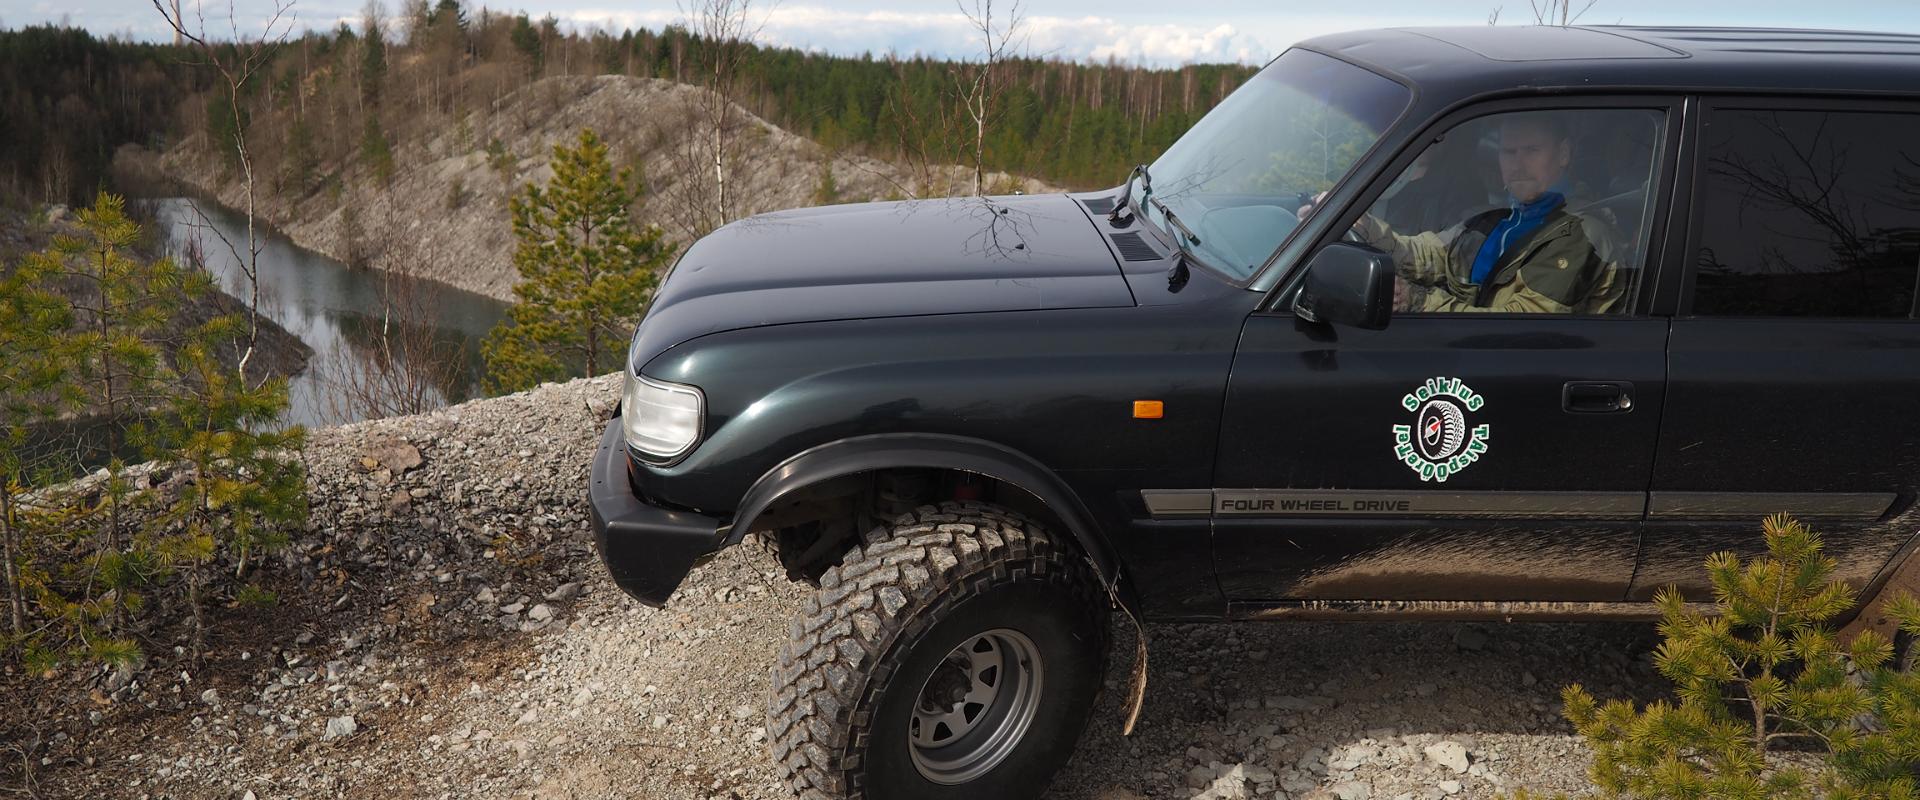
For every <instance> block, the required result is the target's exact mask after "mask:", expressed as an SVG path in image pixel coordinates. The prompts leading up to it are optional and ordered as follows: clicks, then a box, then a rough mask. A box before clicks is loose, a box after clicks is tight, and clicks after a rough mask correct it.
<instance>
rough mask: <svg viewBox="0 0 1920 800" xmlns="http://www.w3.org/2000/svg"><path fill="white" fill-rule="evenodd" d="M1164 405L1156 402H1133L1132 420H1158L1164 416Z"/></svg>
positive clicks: (1165, 409)
mask: <svg viewBox="0 0 1920 800" xmlns="http://www.w3.org/2000/svg"><path fill="white" fill-rule="evenodd" d="M1166 411H1167V408H1166V404H1165V403H1162V402H1160V401H1158V400H1135V401H1133V418H1134V419H1159V418H1161V417H1163V416H1166Z"/></svg>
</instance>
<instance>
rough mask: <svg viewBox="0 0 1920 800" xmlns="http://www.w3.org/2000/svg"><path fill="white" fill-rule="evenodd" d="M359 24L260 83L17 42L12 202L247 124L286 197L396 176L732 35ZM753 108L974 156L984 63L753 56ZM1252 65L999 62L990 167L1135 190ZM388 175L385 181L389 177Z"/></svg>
mask: <svg viewBox="0 0 1920 800" xmlns="http://www.w3.org/2000/svg"><path fill="white" fill-rule="evenodd" d="M364 16H365V21H364V22H363V23H362V24H361V25H360V26H359V27H357V28H356V27H349V26H346V25H342V26H340V27H339V28H337V29H335V30H331V31H324V32H306V33H304V34H303V35H300V36H298V37H293V38H290V39H286V40H284V41H280V42H278V43H277V44H273V45H272V46H271V47H270V48H269V54H268V56H267V57H266V61H265V66H264V68H263V69H262V70H261V71H260V72H259V73H257V74H256V75H255V76H254V77H253V78H252V79H251V80H250V81H248V82H247V83H246V84H245V85H243V86H242V87H241V89H242V91H241V101H240V102H241V109H240V113H239V114H237V115H236V114H235V113H233V112H234V109H233V107H232V105H231V104H230V102H229V100H228V98H227V95H228V94H229V93H228V91H227V89H226V87H217V88H216V87H215V86H214V84H215V83H216V80H215V78H214V76H213V74H212V71H211V70H208V69H205V68H197V67H195V66H194V63H195V62H198V61H203V60H204V57H205V56H204V54H203V53H199V52H196V51H194V50H192V49H190V48H180V47H174V46H171V45H156V44H137V43H126V42H121V41H117V40H113V39H104V40H103V39H97V38H94V37H93V36H91V35H90V34H88V33H86V32H85V31H82V30H78V29H58V28H52V27H34V28H27V29H24V30H19V31H0V193H4V196H5V197H11V198H15V199H26V200H32V201H37V202H54V201H63V202H73V201H76V200H84V199H85V198H87V197H90V196H91V194H92V193H93V192H94V191H96V190H97V189H98V188H100V187H101V186H102V185H103V181H104V175H105V174H106V171H107V168H108V166H109V164H110V162H111V159H112V156H113V151H114V149H115V148H117V147H118V146H119V145H120V144H123V143H127V142H136V143H141V144H148V145H165V144H167V143H169V142H172V141H175V140H177V139H178V138H180V137H183V136H187V135H191V134H194V133H206V134H207V135H208V136H209V137H210V140H211V141H210V144H212V145H214V146H215V147H216V148H218V149H219V150H220V151H222V152H225V153H231V152H233V148H232V146H231V145H232V144H233V141H234V140H235V139H236V134H237V133H238V132H240V131H241V130H242V129H244V130H245V132H246V133H247V134H248V135H247V137H246V138H247V141H248V143H249V149H250V150H251V151H253V152H254V153H255V154H257V157H258V159H259V163H257V164H256V165H255V166H256V167H257V168H260V167H263V168H264V169H256V172H258V173H259V174H261V175H262V176H264V177H265V178H266V180H267V181H268V182H269V183H268V187H269V188H271V189H273V190H275V191H281V192H288V191H290V192H293V193H295V194H300V193H305V192H309V191H314V190H318V189H321V188H323V187H324V186H325V185H326V184H327V182H328V181H329V180H332V179H335V178H336V177H337V176H330V175H327V174H323V173H324V169H323V167H322V165H324V164H328V163H337V162H339V161H342V160H354V159H357V160H359V162H360V163H365V164H369V165H371V166H373V167H374V171H375V172H376V174H390V172H391V166H390V164H386V165H383V164H382V162H383V161H390V159H391V157H392V156H391V149H392V146H393V143H394V142H395V141H396V140H397V139H398V138H399V137H400V136H403V135H407V134H409V133H413V132H418V131H416V130H415V129H427V128H434V129H441V130H450V129H453V128H455V127H457V126H458V124H459V120H460V119H462V118H464V117H465V116H466V115H467V114H470V113H486V112H487V111H488V110H489V109H491V108H494V107H497V104H498V103H499V101H500V100H501V99H502V98H503V97H505V96H506V95H507V94H510V93H512V92H513V91H516V90H518V89H520V88H521V87H523V86H525V85H527V84H529V83H531V82H533V81H535V80H538V79H541V78H544V77H550V76H556V75H604V74H622V75H634V76H639V77H653V78H663V79H669V80H676V81H681V82H688V83H702V82H703V76H702V75H701V73H700V70H701V66H702V65H703V64H707V63H709V56H710V53H711V49H712V48H714V47H715V46H716V45H715V44H714V42H713V41H711V40H708V39H703V38H702V37H700V36H698V35H695V34H694V33H691V32H689V31H688V30H686V29H683V28H678V27H669V28H667V29H665V30H662V31H651V30H645V29H642V30H629V31H623V32H621V33H619V34H614V33H612V32H607V31H593V32H586V33H574V32H564V31H562V30H561V29H560V28H559V26H558V25H557V24H556V23H555V22H554V20H552V19H551V18H548V19H544V20H534V19H531V18H529V17H528V16H526V15H525V14H502V13H498V12H494V11H491V10H487V9H479V10H473V9H470V8H468V7H467V6H465V5H463V4H461V3H459V2H456V0H440V2H438V3H437V4H432V5H430V4H428V3H427V2H426V0H412V2H409V3H406V4H404V5H403V6H401V7H400V8H398V9H396V10H395V12H394V13H391V14H389V13H388V9H387V8H385V7H384V6H382V5H380V4H379V2H378V0H375V2H371V3H369V5H368V7H367V9H366V12H365V14H364ZM738 64H739V67H738V74H739V79H738V80H737V81H736V88H735V90H734V94H735V96H734V99H735V100H736V101H737V102H740V103H741V104H742V105H744V106H745V107H746V108H747V109H749V110H751V111H753V112H754V113H756V114H758V115H760V116H762V117H765V118H767V119H768V120H770V121H772V122H774V123H775V124H778V125H780V126H782V127H784V128H787V129H789V130H792V131H794V132H796V133H799V134H802V135H806V136H809V137H811V138H813V139H815V140H817V141H819V142H821V143H822V144H824V145H826V146H828V147H830V148H836V149H850V150H854V151H858V152H863V153H866V154H869V155H873V156H876V157H880V158H884V159H888V160H896V161H897V160H902V159H907V160H917V161H922V162H928V163H968V162H970V161H971V155H970V154H971V138H970V137H971V135H972V134H971V121H970V120H966V119H965V115H964V113H962V112H961V110H960V107H959V105H958V101H957V100H956V97H955V87H956V86H957V85H958V84H959V83H960V82H961V81H963V80H965V79H966V78H968V77H969V76H970V75H971V74H972V72H971V70H974V69H978V64H974V63H966V62H954V61H944V60H934V59H924V58H894V57H890V56H875V55H871V54H869V55H865V56H860V57H840V56H827V55H820V54H815V53H805V52H801V51H798V50H792V49H773V48H760V47H753V46H748V47H746V48H744V49H743V50H742V51H741V53H740V56H739V58H738ZM1253 69H1254V68H1252V67H1246V66H1241V65H1198V66H1187V67H1182V68H1179V69H1147V68H1142V67H1129V66H1124V65H1118V64H1081V63H1071V62H1065V61H1059V60H1051V59H1031V58H1029V59H1015V60H1009V61H1004V62H1001V63H999V64H996V65H995V68H994V74H995V76H996V78H995V81H994V83H995V90H994V94H995V100H994V112H993V114H992V118H991V120H990V122H989V125H988V130H987V134H986V141H985V159H984V160H985V162H986V163H985V166H986V168H987V169H988V170H1000V171H1006V172H1011V173H1016V174H1023V175H1030V176H1034V177H1038V178H1041V179H1044V180H1047V181H1050V182H1053V183H1057V184H1063V185H1068V186H1097V185H1106V184H1110V183H1117V182H1118V181H1119V179H1120V177H1121V175H1122V174H1123V173H1124V172H1125V170H1126V168H1127V167H1128V166H1130V165H1131V164H1133V163H1136V162H1139V161H1142V160H1147V159H1150V158H1151V157H1153V156H1154V155H1155V154H1157V153H1158V152H1160V151H1161V150H1162V149H1164V148H1165V147H1166V146H1167V145H1168V144H1170V143H1171V142H1172V141H1173V140H1174V139H1175V138H1176V137H1178V136H1179V134H1180V133H1181V132H1183V131H1185V130H1186V129H1187V128H1188V127H1189V126H1191V125H1192V124H1193V122H1194V121H1196V120H1198V119H1199V117H1200V116H1201V115H1202V114H1204V113H1205V112H1206V111H1207V110H1208V109H1209V108H1211V107H1212V106H1213V105H1214V104H1215V103H1217V102H1218V101H1219V100H1220V99H1221V98H1222V97H1224V96H1225V95H1226V93H1228V92H1230V91H1232V90H1233V89H1234V88H1235V87H1237V86H1238V85H1239V84H1240V83H1241V82H1242V81H1244V80H1245V79H1246V78H1247V76H1249V75H1250V74H1252V72H1253ZM383 166H384V167H385V168H384V169H382V167H383Z"/></svg>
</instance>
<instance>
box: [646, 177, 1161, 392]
mask: <svg viewBox="0 0 1920 800" xmlns="http://www.w3.org/2000/svg"><path fill="white" fill-rule="evenodd" d="M1133 304H1134V301H1133V294H1132V292H1131V291H1130V290H1129V289H1128V288H1127V282H1126V279H1125V278H1124V277H1123V276H1122V275H1121V272H1120V265H1119V263H1118V262H1117V261H1115V260H1114V256H1113V253H1112V252H1111V251H1109V250H1108V249H1107V244H1106V241H1105V240H1104V237H1102V236H1100V234H1099V232H1098V231H1097V229H1095V228H1094V226H1093V223H1092V221H1091V220H1090V218H1089V217H1088V216H1087V215H1086V213H1085V212H1084V211H1082V210H1081V208H1080V204H1079V203H1076V202H1074V201H1073V200H1072V199H1070V198H1068V197H1067V196H1065V195H1034V196H1009V197H965V198H950V199H940V200H915V201H907V202H894V203H859V204H854V205H841V206H828V207H824V208H809V209H798V210H793V211H780V212H775V213H771V214H762V215H759V216H756V217H750V218H748V219H743V220H740V221H738V222H734V223H731V224H728V225H726V226H724V227H721V228H720V229H718V230H716V231H714V232H713V233H710V234H708V235H707V236H706V237H704V238H702V239H700V240H699V241H698V242H695V243H694V244H693V246H692V247H690V248H688V249H687V252H686V254H685V255H683V256H682V257H681V258H680V261H679V262H678V263H676V264H675V265H674V267H673V269H672V270H670V271H669V272H668V274H667V278H666V280H665V281H663V283H662V285H661V287H660V289H659V292H658V293H657V294H656V295H655V296H654V300H653V303H652V305H651V306H650V307H649V308H648V310H647V315H646V318H645V320H644V321H643V322H642V323H641V325H640V330H639V332H638V333H637V334H636V337H637V338H636V340H635V342H634V348H633V352H632V358H633V362H632V366H633V367H640V366H644V365H645V364H646V363H647V362H648V361H651V360H652V359H653V357H654V356H656V355H659V354H660V353H661V352H664V351H665V350H666V349H667V348H669V347H672V346H674V345H676V344H679V343H681V342H684V341H687V340H689V339H693V338H695V337H698V336H703V335H706V334H709V333H715V332H718V331H725V330H733V329H737V328H749V327H755V326H760V325H780V324H785V323H793V322H825V321H829V320H845V319H871V318H876V317H901V316H915V315H922V314H959V313H971V312H983V311H1030V310H1039V309H1050V308H1096V307H1113V306H1131V305H1133Z"/></svg>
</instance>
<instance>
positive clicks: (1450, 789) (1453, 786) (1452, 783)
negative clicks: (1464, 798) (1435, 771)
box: [1440, 779, 1466, 797]
mask: <svg viewBox="0 0 1920 800" xmlns="http://www.w3.org/2000/svg"><path fill="white" fill-rule="evenodd" d="M1464 788H1466V787H1464V786H1461V785H1460V782H1459V781H1456V780H1452V779H1448V780H1444V781H1441V782H1440V791H1443V792H1446V793H1447V796H1448V797H1452V796H1453V795H1456V794H1459V793H1460V790H1461V789H1464Z"/></svg>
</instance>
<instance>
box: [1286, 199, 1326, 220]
mask: <svg viewBox="0 0 1920 800" xmlns="http://www.w3.org/2000/svg"><path fill="white" fill-rule="evenodd" d="M1325 199H1327V193H1326V192H1321V193H1319V194H1316V195H1314V196H1313V199H1312V200H1308V201H1307V202H1305V203H1301V204H1300V208H1299V209H1298V210H1296V211H1294V212H1293V216H1294V218H1295V219H1299V220H1305V219H1306V218H1307V216H1308V215H1310V214H1312V213H1313V210H1314V209H1316V208H1319V207H1320V201H1322V200H1325Z"/></svg>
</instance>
